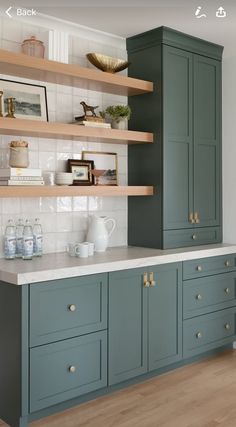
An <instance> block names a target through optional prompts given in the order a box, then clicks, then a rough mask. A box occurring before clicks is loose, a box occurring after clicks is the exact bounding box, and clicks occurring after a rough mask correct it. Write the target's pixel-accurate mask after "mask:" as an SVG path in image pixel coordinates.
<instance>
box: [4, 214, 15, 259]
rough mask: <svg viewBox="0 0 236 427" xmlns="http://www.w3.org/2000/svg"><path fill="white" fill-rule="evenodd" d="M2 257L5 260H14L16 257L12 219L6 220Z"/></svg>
mask: <svg viewBox="0 0 236 427" xmlns="http://www.w3.org/2000/svg"><path fill="white" fill-rule="evenodd" d="M4 255H5V258H6V259H14V258H15V255H16V228H15V225H14V222H13V220H12V219H9V220H8V222H7V226H6V230H5V235H4Z"/></svg>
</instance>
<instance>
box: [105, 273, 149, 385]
mask: <svg viewBox="0 0 236 427" xmlns="http://www.w3.org/2000/svg"><path fill="white" fill-rule="evenodd" d="M148 290H149V289H148V288H145V287H144V285H143V269H142V270H141V269H132V270H125V271H119V272H114V273H110V274H109V335H108V336H109V341H108V342H109V352H108V354H109V355H108V360H109V371H108V372H109V385H112V384H116V383H119V382H121V381H125V380H127V379H129V378H132V377H136V376H137V375H140V374H143V373H145V372H146V371H147V295H148Z"/></svg>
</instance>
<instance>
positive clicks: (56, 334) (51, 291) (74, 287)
mask: <svg viewBox="0 0 236 427" xmlns="http://www.w3.org/2000/svg"><path fill="white" fill-rule="evenodd" d="M106 327H107V275H106V274H97V275H91V276H85V277H79V278H78V277H76V278H71V279H62V280H57V281H51V282H44V283H38V284H37V283H36V284H33V285H31V286H30V345H31V347H32V346H36V345H41V344H46V343H49V342H52V341H59V340H61V339H65V338H72V337H75V336H79V335H84V334H87V333H90V332H96V331H98V330H102V329H106Z"/></svg>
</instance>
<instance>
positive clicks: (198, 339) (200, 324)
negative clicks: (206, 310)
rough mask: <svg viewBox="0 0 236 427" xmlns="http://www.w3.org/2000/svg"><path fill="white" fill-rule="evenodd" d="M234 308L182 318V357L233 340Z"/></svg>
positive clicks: (193, 354) (202, 351)
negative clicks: (191, 317) (186, 318)
mask: <svg viewBox="0 0 236 427" xmlns="http://www.w3.org/2000/svg"><path fill="white" fill-rule="evenodd" d="M235 311H236V310H235V308H229V309H227V310H221V311H217V312H215V313H211V314H205V315H203V316H198V317H195V318H193V319H188V320H184V326H183V349H184V357H190V356H195V355H196V354H200V353H204V352H205V351H208V350H211V349H214V348H217V347H220V346H223V345H224V344H227V343H230V342H232V341H233V339H234V336H235Z"/></svg>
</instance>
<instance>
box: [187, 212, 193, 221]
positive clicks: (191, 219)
mask: <svg viewBox="0 0 236 427" xmlns="http://www.w3.org/2000/svg"><path fill="white" fill-rule="evenodd" d="M188 222H190V224H194V218H193V212H190V213H189V216H188Z"/></svg>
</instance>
